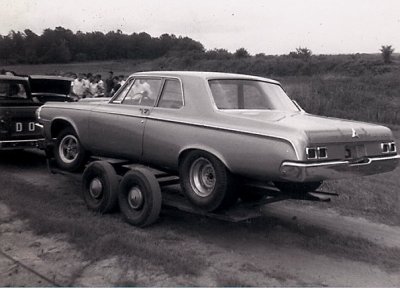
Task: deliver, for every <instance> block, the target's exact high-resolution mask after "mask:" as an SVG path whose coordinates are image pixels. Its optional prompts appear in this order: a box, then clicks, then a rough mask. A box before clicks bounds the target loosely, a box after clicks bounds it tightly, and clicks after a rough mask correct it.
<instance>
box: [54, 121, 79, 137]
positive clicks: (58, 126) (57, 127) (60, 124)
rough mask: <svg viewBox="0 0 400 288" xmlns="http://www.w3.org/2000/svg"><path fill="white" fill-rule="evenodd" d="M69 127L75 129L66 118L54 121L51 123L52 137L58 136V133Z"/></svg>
mask: <svg viewBox="0 0 400 288" xmlns="http://www.w3.org/2000/svg"><path fill="white" fill-rule="evenodd" d="M67 127H71V128H72V129H74V127H73V126H72V125H71V123H69V122H68V121H66V120H54V122H53V123H52V124H51V137H52V138H56V137H57V136H58V134H60V132H61V131H63V130H64V129H65V128H67Z"/></svg>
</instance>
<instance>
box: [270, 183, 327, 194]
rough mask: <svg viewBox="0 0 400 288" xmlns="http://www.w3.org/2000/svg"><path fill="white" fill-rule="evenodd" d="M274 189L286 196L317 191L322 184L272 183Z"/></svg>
mask: <svg viewBox="0 0 400 288" xmlns="http://www.w3.org/2000/svg"><path fill="white" fill-rule="evenodd" d="M274 185H275V187H276V188H278V189H279V190H281V192H284V193H287V194H305V193H307V192H313V191H315V190H317V189H318V188H319V187H320V186H321V185H322V182H305V183H295V182H274Z"/></svg>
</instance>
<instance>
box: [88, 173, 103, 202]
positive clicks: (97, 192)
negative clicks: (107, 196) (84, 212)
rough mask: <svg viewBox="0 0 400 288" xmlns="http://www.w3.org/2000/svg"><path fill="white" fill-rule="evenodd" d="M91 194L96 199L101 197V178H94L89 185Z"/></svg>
mask: <svg viewBox="0 0 400 288" xmlns="http://www.w3.org/2000/svg"><path fill="white" fill-rule="evenodd" d="M89 192H90V196H92V197H93V198H94V199H99V198H100V196H101V195H102V194H103V184H102V183H101V181H100V179H99V178H94V179H93V180H92V181H91V182H90V185H89Z"/></svg>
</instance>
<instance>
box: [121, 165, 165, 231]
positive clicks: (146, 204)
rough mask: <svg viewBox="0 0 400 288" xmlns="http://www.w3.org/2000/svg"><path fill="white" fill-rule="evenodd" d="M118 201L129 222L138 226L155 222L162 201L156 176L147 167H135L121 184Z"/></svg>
mask: <svg viewBox="0 0 400 288" xmlns="http://www.w3.org/2000/svg"><path fill="white" fill-rule="evenodd" d="M118 202H119V207H120V210H121V212H122V214H123V215H124V218H125V220H126V221H127V222H128V223H129V224H132V225H134V226H138V227H145V226H148V225H150V224H153V223H154V222H155V221H156V220H157V218H158V215H159V214H160V211H161V202H162V198H161V189H160V185H159V184H158V181H157V179H156V177H155V176H154V175H153V173H151V172H150V171H149V170H147V169H146V168H142V167H136V168H133V169H132V170H130V171H129V172H127V173H126V174H125V175H124V177H123V178H122V181H121V183H120V184H119V193H118Z"/></svg>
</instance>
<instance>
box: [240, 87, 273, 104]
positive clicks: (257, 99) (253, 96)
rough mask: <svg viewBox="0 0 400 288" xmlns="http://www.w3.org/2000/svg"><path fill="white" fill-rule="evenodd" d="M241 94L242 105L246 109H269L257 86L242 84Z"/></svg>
mask: <svg viewBox="0 0 400 288" xmlns="http://www.w3.org/2000/svg"><path fill="white" fill-rule="evenodd" d="M243 95H244V98H243V101H244V107H246V109H258V108H260V107H264V108H266V109H271V105H269V104H268V103H267V99H266V98H265V97H264V96H263V94H262V92H261V90H260V89H258V87H256V86H250V85H243Z"/></svg>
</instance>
